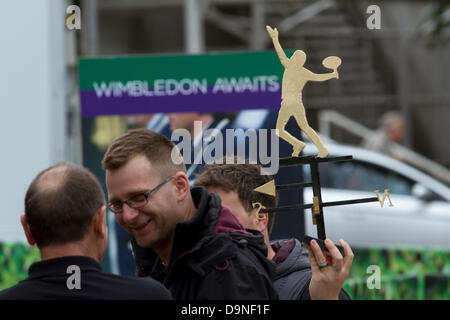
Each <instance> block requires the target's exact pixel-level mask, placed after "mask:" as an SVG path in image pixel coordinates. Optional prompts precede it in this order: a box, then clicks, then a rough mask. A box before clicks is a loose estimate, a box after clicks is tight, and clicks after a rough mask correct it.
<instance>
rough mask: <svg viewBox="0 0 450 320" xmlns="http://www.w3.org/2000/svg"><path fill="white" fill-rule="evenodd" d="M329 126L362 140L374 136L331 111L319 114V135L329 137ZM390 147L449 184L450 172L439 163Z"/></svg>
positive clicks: (406, 150)
mask: <svg viewBox="0 0 450 320" xmlns="http://www.w3.org/2000/svg"><path fill="white" fill-rule="evenodd" d="M331 124H334V125H336V126H338V127H339V128H341V129H345V130H346V131H348V132H350V133H352V134H354V135H355V136H358V137H360V138H362V139H364V138H366V137H370V136H371V135H373V134H375V132H376V131H374V130H371V129H368V128H366V127H365V126H363V125H361V124H360V123H358V122H356V121H354V120H352V119H350V118H347V117H345V116H343V115H342V114H340V113H338V112H336V111H332V110H324V111H321V112H320V113H319V131H320V133H321V134H323V135H325V136H327V137H330V136H331ZM392 147H393V149H394V151H395V152H396V153H397V154H398V155H400V156H401V157H403V158H404V159H408V162H409V163H410V164H412V165H413V166H416V167H417V168H419V169H421V170H423V171H425V172H427V173H429V174H431V175H432V176H434V177H436V178H437V179H439V180H441V181H443V182H445V183H447V184H450V170H449V169H447V168H446V167H444V166H442V165H440V164H439V163H437V162H435V161H433V160H430V159H428V158H427V157H424V156H423V155H421V154H419V153H417V152H415V151H413V150H411V149H409V148H406V147H404V146H402V145H400V144H398V143H395V142H393V143H392Z"/></svg>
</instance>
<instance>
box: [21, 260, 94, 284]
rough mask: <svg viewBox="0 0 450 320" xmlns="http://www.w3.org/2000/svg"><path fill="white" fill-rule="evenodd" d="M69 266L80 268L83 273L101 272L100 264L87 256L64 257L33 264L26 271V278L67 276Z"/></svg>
mask: <svg viewBox="0 0 450 320" xmlns="http://www.w3.org/2000/svg"><path fill="white" fill-rule="evenodd" d="M71 265H76V266H78V267H80V269H81V270H83V271H98V272H101V271H102V267H101V266H100V264H99V263H98V262H97V261H95V260H94V259H92V258H90V257H87V256H66V257H60V258H54V259H46V260H42V261H39V262H35V263H33V264H32V265H31V266H30V269H29V270H28V278H29V279H32V278H40V277H43V276H47V275H50V274H67V268H68V267H69V266H71Z"/></svg>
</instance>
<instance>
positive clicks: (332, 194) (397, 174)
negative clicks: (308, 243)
mask: <svg viewBox="0 0 450 320" xmlns="http://www.w3.org/2000/svg"><path fill="white" fill-rule="evenodd" d="M327 148H328V150H329V151H330V155H329V157H334V156H347V155H351V156H353V160H351V161H344V162H325V163H321V164H319V172H320V182H321V186H322V201H323V202H331V201H339V200H350V199H359V198H369V197H375V196H376V194H375V192H374V190H379V194H380V198H382V197H383V192H384V190H385V189H389V195H390V199H391V200H392V203H393V207H391V206H390V203H389V199H388V198H386V199H385V202H384V205H383V207H381V204H380V202H369V203H363V204H352V205H343V206H334V207H325V208H323V212H324V220H325V231H326V235H327V237H328V238H330V239H332V240H333V241H334V242H337V241H338V240H339V239H340V238H342V239H344V240H346V241H347V242H349V243H350V245H351V246H353V247H360V248H364V247H377V246H380V247H392V246H395V247H399V246H407V247H438V248H447V249H448V248H450V189H449V188H448V187H447V186H445V185H444V184H442V183H440V182H438V181H437V180H435V179H433V178H431V177H430V176H428V175H426V174H424V173H422V172H420V171H418V170H416V169H415V168H412V167H411V166H409V165H407V164H405V163H402V162H400V161H397V160H395V159H392V158H390V157H387V156H385V155H383V154H380V153H376V152H372V151H368V150H365V149H361V148H356V147H351V146H341V145H327ZM316 153H317V149H316V148H315V147H314V146H313V145H310V144H308V145H307V147H306V148H305V149H304V151H303V155H314V154H316ZM303 173H304V180H305V181H310V180H311V177H310V170H309V166H308V165H304V166H303ZM303 192H304V201H305V203H312V198H313V193H312V188H304V191H303ZM309 212H310V210H305V213H306V214H305V232H306V234H307V235H310V236H314V237H317V231H316V226H314V225H313V224H312V219H311V214H310V213H309Z"/></svg>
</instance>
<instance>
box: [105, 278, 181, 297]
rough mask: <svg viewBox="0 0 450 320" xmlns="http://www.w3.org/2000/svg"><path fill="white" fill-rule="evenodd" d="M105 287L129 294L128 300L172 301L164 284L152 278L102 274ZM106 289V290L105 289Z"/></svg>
mask: <svg viewBox="0 0 450 320" xmlns="http://www.w3.org/2000/svg"><path fill="white" fill-rule="evenodd" d="M99 276H100V278H102V280H103V281H102V282H103V283H104V285H105V287H110V288H111V289H112V290H113V291H115V292H119V293H120V292H123V293H126V294H127V299H152V300H171V299H172V295H171V293H170V291H169V290H168V289H167V288H166V287H164V285H163V284H161V283H160V282H158V281H156V280H155V279H153V278H150V277H142V278H141V277H130V276H121V275H115V274H109V273H104V272H101V273H100V275H99ZM105 289H106V288H105Z"/></svg>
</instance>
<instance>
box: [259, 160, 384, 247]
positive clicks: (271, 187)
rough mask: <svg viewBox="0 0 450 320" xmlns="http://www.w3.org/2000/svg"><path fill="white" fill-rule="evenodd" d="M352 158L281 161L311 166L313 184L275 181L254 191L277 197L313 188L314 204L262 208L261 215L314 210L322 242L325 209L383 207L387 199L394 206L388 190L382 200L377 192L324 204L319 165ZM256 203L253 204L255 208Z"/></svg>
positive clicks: (291, 164)
mask: <svg viewBox="0 0 450 320" xmlns="http://www.w3.org/2000/svg"><path fill="white" fill-rule="evenodd" d="M352 159H353V157H352V156H343V157H328V158H318V157H315V156H306V157H292V158H281V159H280V167H286V166H298V165H305V164H309V165H310V169H311V180H312V181H311V182H303V183H293V184H283V185H278V186H276V185H275V180H271V181H269V182H267V183H265V184H263V185H261V186H259V187H257V188H255V189H254V191H256V192H259V193H263V194H267V195H270V196H273V197H275V196H276V191H277V190H286V189H293V188H299V187H312V189H313V203H308V204H297V205H289V206H281V207H276V208H262V209H260V210H259V212H260V213H268V212H282V211H295V210H299V209H309V208H311V209H312V216H313V224H314V225H316V227H317V235H318V238H319V239H321V240H325V238H326V235H325V224H324V219H323V210H322V208H324V207H333V206H342V205H349V204H356V203H365V202H375V201H379V202H380V205H381V207H383V204H384V202H385V199H386V197H387V198H388V200H389V203H390V205H389V206H391V207H392V206H393V204H392V201H391V199H390V196H389V191H388V189H385V190H384V194H383V198H382V199H380V195H379V193H378V190H375V191H374V192H375V194H376V197H370V198H361V199H352V200H342V201H333V202H322V194H321V187H320V177H319V166H318V165H319V163H321V162H338V161H348V160H352ZM255 205H256V203H254V204H253V206H254V207H255Z"/></svg>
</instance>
